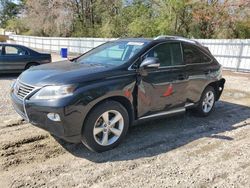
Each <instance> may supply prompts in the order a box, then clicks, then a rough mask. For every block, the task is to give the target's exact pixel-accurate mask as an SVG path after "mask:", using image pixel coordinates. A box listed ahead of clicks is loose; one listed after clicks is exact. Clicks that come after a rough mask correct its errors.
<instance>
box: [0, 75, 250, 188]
mask: <svg viewBox="0 0 250 188" xmlns="http://www.w3.org/2000/svg"><path fill="white" fill-rule="evenodd" d="M15 78H16V75H7V76H6V75H4V76H0V96H1V98H0V172H1V174H0V185H1V187H91V186H92V187H142V186H144V187H250V74H235V73H229V72H225V78H226V79H227V83H226V87H225V91H224V93H223V96H222V99H221V101H220V102H218V103H217V104H216V110H215V112H213V113H212V114H211V116H210V117H207V118H198V117H195V116H193V115H192V114H190V113H189V112H187V113H186V114H185V115H181V116H178V117H175V118H167V119H164V120H158V121H154V122H147V123H143V124H141V125H139V126H137V127H132V128H130V130H129V133H128V135H127V137H126V139H125V141H124V142H123V144H121V145H120V146H119V147H118V148H116V149H114V150H112V151H108V152H105V153H101V154H97V153H93V152H90V151H88V150H87V149H86V148H85V147H84V146H82V145H81V144H77V145H74V144H68V143H65V142H63V141H60V140H57V139H55V138H53V137H52V136H50V135H49V134H48V133H47V132H45V131H43V130H41V129H39V128H36V127H34V126H32V125H30V124H27V123H25V122H24V121H22V120H21V119H20V118H18V116H17V115H16V113H15V112H14V111H13V109H12V107H11V104H10V101H9V97H8V92H9V91H8V90H9V87H10V83H11V82H12V80H13V79H15Z"/></svg>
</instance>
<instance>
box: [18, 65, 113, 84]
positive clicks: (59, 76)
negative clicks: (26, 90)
mask: <svg viewBox="0 0 250 188" xmlns="http://www.w3.org/2000/svg"><path fill="white" fill-rule="evenodd" d="M113 67H114V66H110V65H109V66H108V65H107V66H106V65H98V64H78V63H72V62H70V61H61V62H55V63H49V64H45V65H39V66H36V67H32V68H30V69H28V70H26V71H24V72H23V73H22V74H21V75H20V76H19V78H18V79H19V80H20V81H21V82H23V83H26V84H29V85H34V86H44V85H61V84H72V83H80V82H85V81H90V80H95V79H98V78H99V79H100V77H105V76H106V75H105V74H96V73H100V72H106V71H107V70H110V69H112V68H113Z"/></svg>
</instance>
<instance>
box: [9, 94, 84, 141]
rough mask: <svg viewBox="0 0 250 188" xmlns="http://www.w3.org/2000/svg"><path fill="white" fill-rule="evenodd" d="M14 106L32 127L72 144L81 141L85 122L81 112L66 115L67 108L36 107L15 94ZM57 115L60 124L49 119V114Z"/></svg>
mask: <svg viewBox="0 0 250 188" xmlns="http://www.w3.org/2000/svg"><path fill="white" fill-rule="evenodd" d="M11 99H12V104H13V107H14V109H15V111H16V112H17V113H18V114H19V115H20V116H21V117H22V118H23V119H25V120H26V121H28V122H29V123H31V124H32V125H34V126H36V127H39V128H41V129H44V130H46V131H48V132H50V133H51V134H52V135H54V136H56V137H59V138H61V139H63V140H65V141H68V142H71V143H79V142H80V141H81V128H82V124H83V120H82V118H81V117H80V113H79V112H76V111H75V112H72V113H70V114H65V107H48V106H47V107H46V106H40V105H36V104H34V103H32V102H30V101H29V100H26V101H23V100H21V99H19V98H18V97H17V96H16V95H15V94H14V93H11ZM51 112H53V113H57V114H59V115H60V117H61V121H60V122H55V121H52V120H50V119H49V118H48V117H47V114H48V113H51Z"/></svg>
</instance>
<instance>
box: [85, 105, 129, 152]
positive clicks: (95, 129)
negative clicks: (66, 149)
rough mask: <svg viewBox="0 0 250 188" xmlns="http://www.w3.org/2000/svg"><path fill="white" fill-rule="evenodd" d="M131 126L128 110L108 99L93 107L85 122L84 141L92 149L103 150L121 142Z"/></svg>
mask: <svg viewBox="0 0 250 188" xmlns="http://www.w3.org/2000/svg"><path fill="white" fill-rule="evenodd" d="M128 127H129V116H128V112H127V110H126V109H125V108H124V107H123V106H122V105H121V104H120V103H118V102H115V101H106V102H104V103H102V104H100V105H98V106H97V107H95V109H93V110H92V111H91V112H90V114H89V115H88V117H87V119H86V122H85V123H84V127H83V132H82V142H83V144H84V145H85V146H87V147H88V148H89V149H91V150H92V151H96V152H103V151H107V150H110V149H112V148H114V147H116V146H117V145H119V144H120V142H121V141H122V139H123V138H124V137H125V135H126V133H127V130H128Z"/></svg>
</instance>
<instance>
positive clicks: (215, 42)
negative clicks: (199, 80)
mask: <svg viewBox="0 0 250 188" xmlns="http://www.w3.org/2000/svg"><path fill="white" fill-rule="evenodd" d="M10 38H11V39H13V40H14V42H15V43H17V44H21V45H25V46H28V47H31V48H35V49H40V50H43V51H50V52H59V51H60V49H61V48H68V51H69V52H70V53H78V54H81V53H84V52H86V51H88V50H90V49H92V48H94V47H96V46H98V45H100V44H102V43H104V42H107V41H110V40H115V39H114V38H62V37H33V36H23V35H11V36H10ZM196 40H197V41H198V42H200V43H202V44H203V45H205V46H207V47H208V48H209V49H210V51H211V52H212V54H213V55H214V56H215V57H216V59H217V60H218V61H219V62H220V63H221V64H222V65H223V66H224V68H227V69H233V70H237V71H250V39H196Z"/></svg>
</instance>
